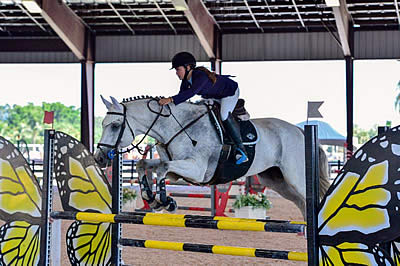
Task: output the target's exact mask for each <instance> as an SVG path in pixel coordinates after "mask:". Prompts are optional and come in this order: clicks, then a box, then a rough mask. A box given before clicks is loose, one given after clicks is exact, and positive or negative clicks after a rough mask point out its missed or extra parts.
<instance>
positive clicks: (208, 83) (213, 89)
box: [159, 52, 248, 164]
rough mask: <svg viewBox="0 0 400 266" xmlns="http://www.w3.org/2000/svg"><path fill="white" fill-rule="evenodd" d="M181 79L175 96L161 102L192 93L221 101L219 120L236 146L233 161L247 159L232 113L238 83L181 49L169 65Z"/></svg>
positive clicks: (186, 96)
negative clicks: (199, 63)
mask: <svg viewBox="0 0 400 266" xmlns="http://www.w3.org/2000/svg"><path fill="white" fill-rule="evenodd" d="M173 68H174V69H175V70H176V75H177V76H178V78H179V79H180V80H182V83H181V87H180V90H179V93H178V94H177V95H175V96H172V97H168V98H162V99H160V100H159V104H160V105H166V104H169V103H171V102H173V103H174V104H175V105H178V104H180V103H181V102H184V101H186V100H188V99H190V98H191V97H193V96H194V95H195V94H197V95H200V96H202V97H203V98H212V99H214V100H215V101H217V102H219V103H220V104H221V119H222V122H223V124H224V127H225V128H226V129H227V131H228V133H229V134H230V136H231V138H232V140H233V142H234V143H235V145H236V150H237V152H238V153H237V155H236V160H237V161H236V164H241V163H244V162H247V161H248V158H247V154H246V150H245V148H244V146H243V142H242V138H241V135H240V129H239V125H238V124H237V122H236V121H235V119H234V118H233V116H232V112H233V109H234V108H235V106H236V103H237V101H238V99H239V88H238V84H237V83H236V82H235V81H233V80H231V79H230V78H229V77H230V76H229V75H217V74H215V73H214V72H211V71H209V70H208V69H207V68H205V67H196V59H195V58H194V56H193V55H192V54H191V53H188V52H180V53H177V54H176V55H175V56H174V57H173V58H172V68H171V69H173Z"/></svg>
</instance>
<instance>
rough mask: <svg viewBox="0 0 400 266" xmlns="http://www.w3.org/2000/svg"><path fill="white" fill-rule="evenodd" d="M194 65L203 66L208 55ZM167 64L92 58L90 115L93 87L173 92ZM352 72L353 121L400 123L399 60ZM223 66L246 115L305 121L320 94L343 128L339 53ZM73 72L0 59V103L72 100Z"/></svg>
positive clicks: (99, 109) (118, 94)
mask: <svg viewBox="0 0 400 266" xmlns="http://www.w3.org/2000/svg"><path fill="white" fill-rule="evenodd" d="M198 65H204V66H206V67H210V64H209V63H207V62H203V63H199V64H198ZM169 68H170V64H169V63H129V64H128V63H124V64H99V63H98V64H96V67H95V115H96V116H104V115H105V113H106V109H105V107H104V105H103V103H102V102H101V99H100V96H99V95H100V94H101V95H103V96H105V97H109V96H114V97H115V98H117V99H118V100H119V101H122V98H127V97H133V96H137V95H151V96H166V97H167V96H173V95H175V94H176V93H177V92H178V90H179V84H180V81H179V80H178V78H177V77H176V75H175V71H174V70H169ZM354 71H355V73H354V123H355V124H357V125H358V126H360V127H361V128H364V129H370V128H371V127H373V126H374V125H375V124H378V125H385V124H386V121H388V120H389V121H392V125H393V126H394V125H398V124H400V116H399V112H397V111H396V110H395V108H394V101H395V97H396V94H397V93H400V91H396V86H397V83H398V81H399V80H400V62H398V61H396V60H368V61H360V60H357V61H355V65H354ZM222 73H223V74H230V75H234V76H236V77H235V78H234V80H236V81H237V82H238V83H239V88H240V94H241V97H242V98H244V99H245V100H246V108H247V110H248V111H249V113H250V115H251V117H252V118H260V117H276V118H280V119H283V120H286V121H288V122H290V123H294V124H296V123H299V122H302V121H304V120H306V113H307V101H324V104H323V105H322V106H321V108H320V112H321V113H322V115H323V116H324V117H323V118H322V119H321V120H322V121H325V122H327V123H329V124H330V125H331V126H332V127H333V128H335V129H336V130H337V131H338V132H339V133H341V134H342V135H346V100H345V99H346V96H345V91H346V89H345V88H346V84H345V62H344V61H343V60H340V61H284V62H283V61H280V62H223V64H222ZM80 74H81V66H80V64H0V80H1V84H2V91H3V95H2V97H0V105H5V104H10V105H13V104H18V105H25V104H27V103H28V102H32V103H34V104H36V105H41V103H42V102H62V103H64V104H65V105H67V106H77V107H79V106H80V88H81V85H80V82H81V78H80Z"/></svg>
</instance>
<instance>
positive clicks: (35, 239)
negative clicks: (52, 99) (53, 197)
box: [0, 137, 42, 265]
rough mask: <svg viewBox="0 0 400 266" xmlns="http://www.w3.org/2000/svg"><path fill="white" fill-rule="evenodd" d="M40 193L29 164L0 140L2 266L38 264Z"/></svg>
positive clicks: (8, 144) (0, 138) (2, 139)
mask: <svg viewBox="0 0 400 266" xmlns="http://www.w3.org/2000/svg"><path fill="white" fill-rule="evenodd" d="M41 206H42V198H41V190H40V186H39V184H38V182H37V180H36V178H35V176H34V175H33V173H32V171H31V169H30V167H29V164H28V163H27V162H26V160H25V158H24V157H23V156H22V154H21V153H20V152H19V151H18V149H17V148H16V147H15V146H14V145H13V144H12V143H10V142H9V141H8V140H6V139H4V138H3V137H0V219H1V220H3V221H5V222H6V223H5V224H4V225H3V226H1V227H0V264H1V265H39V264H40V242H41V239H40V233H41V230H42V228H41Z"/></svg>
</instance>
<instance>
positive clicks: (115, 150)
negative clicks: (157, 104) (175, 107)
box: [97, 98, 210, 160]
mask: <svg viewBox="0 0 400 266" xmlns="http://www.w3.org/2000/svg"><path fill="white" fill-rule="evenodd" d="M152 101H158V99H156V98H154V99H150V100H149V101H148V102H147V108H148V109H149V111H150V112H152V113H155V114H157V116H156V117H155V118H154V120H153V122H152V123H151V125H150V127H149V128H148V129H147V131H146V132H145V134H144V136H143V137H142V139H141V140H140V141H139V142H138V143H137V144H130V147H128V148H125V149H122V150H121V151H118V146H119V144H120V143H121V139H122V136H123V134H124V131H125V128H126V125H128V128H129V130H130V132H131V134H132V136H133V138H135V134H134V132H133V130H132V127H131V125H130V124H129V121H128V120H127V119H126V106H125V105H124V104H122V106H123V113H118V112H107V114H111V115H120V116H123V119H124V120H123V122H122V124H121V130H120V132H119V134H118V138H117V140H116V142H115V144H114V145H112V144H107V143H98V144H97V147H98V149H99V150H100V151H101V152H102V153H103V155H106V154H105V153H104V151H103V149H101V147H108V148H111V150H110V151H109V152H108V154H107V156H106V157H108V158H110V159H113V158H114V157H115V156H116V155H117V154H123V153H127V152H130V151H132V150H134V149H136V150H137V151H138V152H139V154H141V155H144V153H145V151H143V150H142V149H141V148H140V147H139V145H140V144H141V143H142V142H143V141H144V140H145V138H146V137H147V136H148V134H149V133H150V130H151V129H152V128H153V127H154V125H155V123H156V122H157V120H158V119H159V118H160V116H162V117H169V116H172V117H173V118H174V119H175V121H176V122H177V123H178V125H179V126H180V127H181V129H180V130H179V131H178V132H177V133H176V134H175V135H174V136H172V138H170V139H169V140H168V141H167V143H165V144H164V145H165V149H166V152H167V155H168V157H169V159H170V160H172V156H171V154H170V152H169V151H168V146H169V144H170V143H171V142H172V141H173V140H174V139H175V138H176V137H177V136H179V135H180V134H181V133H182V132H185V133H186V135H187V136H188V138H189V139H190V140H191V141H192V145H193V146H196V145H197V141H195V140H193V139H192V138H191V137H190V136H189V134H188V133H187V132H186V129H188V128H189V127H191V126H192V125H193V124H195V123H196V122H197V121H199V120H200V119H201V118H202V117H203V116H204V115H206V114H208V113H209V112H210V109H209V108H207V112H205V113H203V114H201V115H200V116H199V117H197V118H196V119H194V120H192V121H191V122H189V123H188V124H187V125H186V126H182V124H181V123H179V121H178V119H177V118H176V117H175V115H174V114H173V113H172V109H171V107H170V106H169V105H167V107H168V110H169V114H163V113H162V112H163V110H164V106H161V109H160V110H159V111H158V112H157V111H154V110H152V109H151V107H150V103H151V102H152ZM157 144H159V143H156V144H155V145H157Z"/></svg>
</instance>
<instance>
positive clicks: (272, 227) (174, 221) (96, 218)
mask: <svg viewBox="0 0 400 266" xmlns="http://www.w3.org/2000/svg"><path fill="white" fill-rule="evenodd" d="M51 217H52V218H54V219H65V220H79V221H90V222H105V223H130V224H145V225H158V226H172V227H190V228H206V229H220V230H239V231H265V232H280V233H302V232H304V225H302V224H284V223H277V222H258V221H244V219H243V220H236V221H232V220H211V219H201V218H198V219H196V218H179V217H173V218H171V217H169V216H168V215H167V216H165V215H162V214H159V215H150V214H149V213H147V214H146V215H142V216H141V215H125V214H103V213H92V212H52V213H51Z"/></svg>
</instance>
